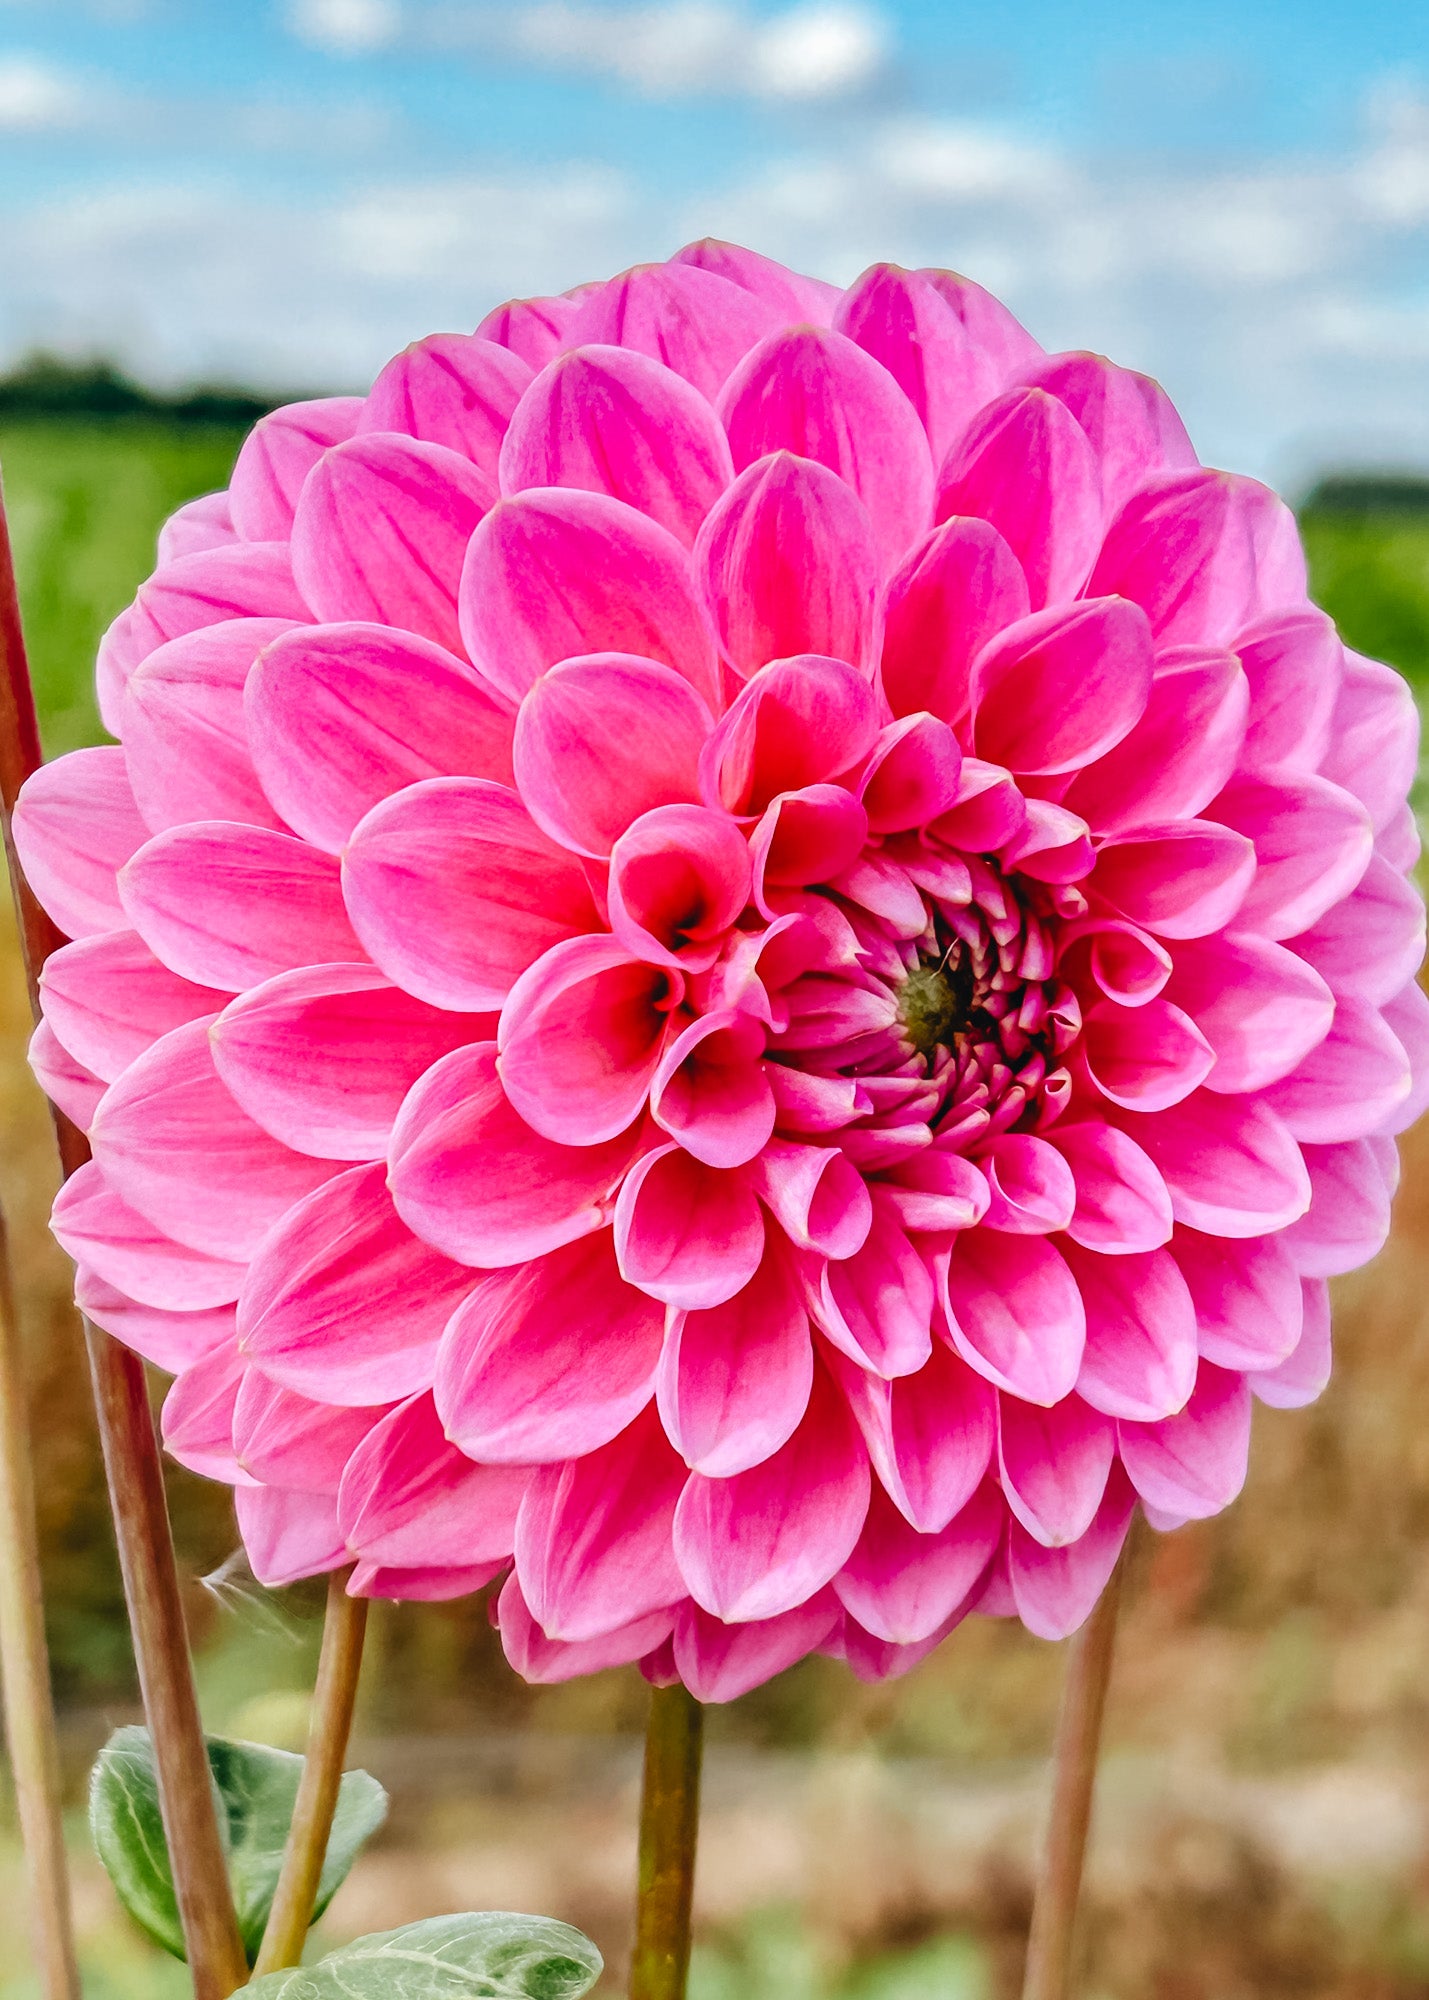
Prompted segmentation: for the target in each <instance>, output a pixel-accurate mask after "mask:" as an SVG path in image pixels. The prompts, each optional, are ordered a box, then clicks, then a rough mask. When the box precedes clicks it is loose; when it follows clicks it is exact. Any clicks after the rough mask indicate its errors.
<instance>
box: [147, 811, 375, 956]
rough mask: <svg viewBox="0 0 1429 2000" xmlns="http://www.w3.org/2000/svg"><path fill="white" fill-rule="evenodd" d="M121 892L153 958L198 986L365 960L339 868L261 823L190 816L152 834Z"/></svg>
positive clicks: (329, 860)
mask: <svg viewBox="0 0 1429 2000" xmlns="http://www.w3.org/2000/svg"><path fill="white" fill-rule="evenodd" d="M119 893H120V896H121V898H122V900H123V904H124V909H125V912H126V914H127V916H128V919H129V922H130V923H131V924H132V925H133V926H134V929H135V930H136V931H138V933H139V935H140V937H142V938H143V940H144V942H145V944H146V945H148V947H149V949H150V950H151V951H152V952H153V953H154V955H155V957H156V958H159V959H161V960H162V961H163V963H164V964H165V965H167V966H168V968H169V970H170V971H171V972H176V973H178V975H179V976H180V978H182V979H189V980H192V981H193V982H194V984H195V985H198V986H217V987H221V988H223V989H225V990H226V991H228V992H231V993H237V992H242V991H243V990H244V989H245V988H246V987H249V986H257V985H258V984H259V983H260V981H262V980H264V979H271V978H272V977H273V976H274V974H275V973H279V972H288V971H290V970H293V969H294V968H296V967H298V966H301V965H312V964H314V963H321V962H323V961H325V960H327V961H337V960H346V961H358V960H361V959H362V958H363V957H364V956H365V953H364V952H363V949H362V946H361V945H360V944H359V943H358V941H357V936H356V933H355V932H354V930H353V928H352V925H351V924H350V923H349V922H348V918H347V911H346V909H345V908H344V907H343V900H342V883H341V880H340V876H339V871H338V864H337V862H336V861H335V860H334V859H333V857H332V856H331V855H328V854H320V853H318V852H317V850H316V849H315V848H311V847H309V846H308V845H307V843H306V842H305V841H301V840H294V839H293V838H292V836H291V835H290V834H286V833H274V832H272V831H270V830H269V829H268V828H267V827H260V826H240V825H238V824H237V823H236V822H235V821H232V820H219V819H216V820H197V821H195V822H193V823H192V824H191V825H188V826H176V827H171V828H170V829H169V831H168V832H167V833H157V834H155V836H154V838H153V839H152V840H151V841H149V842H148V843H147V844H146V845H145V846H143V847H141V848H140V849H139V851H138V853H137V854H136V855H135V856H134V857H133V859H132V860H131V861H130V862H128V863H127V865H126V866H125V869H124V872H123V874H122V875H121V877H120V881H119Z"/></svg>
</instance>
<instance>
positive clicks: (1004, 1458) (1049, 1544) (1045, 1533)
mask: <svg viewBox="0 0 1429 2000" xmlns="http://www.w3.org/2000/svg"><path fill="white" fill-rule="evenodd" d="M1088 1337H1089V1339H1090V1330H1089V1334H1088ZM999 1402H1000V1416H999V1421H998V1432H997V1439H998V1442H997V1451H998V1469H999V1473H1000V1476H1001V1480H1002V1490H1003V1492H1004V1493H1005V1494H1006V1495H1007V1504H1008V1506H1009V1507H1010V1508H1011V1509H1012V1511H1013V1514H1014V1515H1015V1516H1016V1518H1017V1519H1018V1520H1019V1521H1020V1522H1021V1524H1022V1526H1023V1527H1024V1528H1025V1529H1026V1530H1027V1532H1028V1534H1029V1535H1031V1536H1032V1538H1033V1540H1034V1541H1038V1542H1041V1543H1042V1544H1043V1546H1044V1547H1046V1548H1050V1549H1056V1548H1062V1547H1065V1545H1066V1544H1067V1543H1068V1542H1077V1541H1080V1540H1081V1538H1082V1536H1083V1535H1084V1534H1085V1533H1086V1532H1087V1529H1088V1528H1089V1527H1090V1526H1091V1524H1092V1522H1093V1520H1094V1519H1095V1517H1096V1512H1097V1509H1098V1508H1099V1507H1100V1506H1101V1503H1102V1495H1103V1494H1104V1493H1105V1492H1106V1483H1107V1479H1108V1477H1109V1475H1110V1473H1111V1465H1112V1460H1113V1458H1114V1457H1115V1456H1116V1426H1115V1424H1114V1423H1113V1422H1112V1421H1111V1419H1110V1418H1109V1417H1106V1416H1103V1415H1102V1414H1101V1412H1100V1411H1099V1410H1094V1409H1092V1408H1091V1406H1090V1405H1089V1404H1087V1403H1084V1402H1083V1401H1082V1399H1081V1397H1080V1396H1066V1397H1064V1398H1063V1400H1062V1401H1061V1402H1060V1403H1054V1404H1053V1406H1052V1407H1051V1408H1050V1409H1039V1408H1038V1407H1037V1405H1036V1404H1035V1403H1023V1402H1019V1401H1018V1400H1017V1398H1016V1397H1013V1396H1003V1397H1001V1398H1000V1399H999ZM866 1622H867V1621H866V1620H865V1623H866Z"/></svg>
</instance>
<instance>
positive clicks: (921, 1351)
mask: <svg viewBox="0 0 1429 2000" xmlns="http://www.w3.org/2000/svg"><path fill="white" fill-rule="evenodd" d="M933 1297H934V1287H933V1276H932V1273H931V1271H930V1270H929V1269H928V1266H927V1264H926V1263H925V1262H924V1261H923V1259H922V1257H921V1256H920V1255H919V1254H918V1252H917V1250H915V1249H914V1247H913V1245H912V1244H911V1243H910V1242H909V1240H908V1234H907V1231H906V1230H905V1229H904V1227H903V1224H902V1221H901V1219H900V1217H899V1214H898V1210H897V1207H896V1205H895V1204H894V1203H893V1202H892V1201H891V1200H889V1199H888V1197H887V1196H886V1195H885V1194H884V1192H883V1190H882V1189H881V1188H876V1189H875V1193H874V1201H873V1218H872V1225H871V1227H870V1228H869V1231H868V1234H867V1236H866V1238H865V1239H864V1241H863V1243H862V1244H861V1245H860V1246H859V1248H858V1249H857V1250H855V1251H854V1253H853V1255H852V1256H851V1257H846V1258H843V1259H841V1260H839V1261H837V1262H833V1263H829V1264H827V1265H826V1266H825V1268H824V1275H823V1280H822V1283H821V1285H820V1288H819V1296H818V1300H817V1302H816V1304H815V1307H814V1311H815V1314H816V1316H817V1318H818V1322H819V1325H820V1326H821V1327H822V1329H823V1331H824V1332H825V1334H827V1336H828V1338H829V1339H830V1340H831V1341H832V1342H833V1343H834V1345H835V1347H838V1348H841V1349H842V1350H843V1352H844V1353H845V1354H847V1355H849V1356H850V1358H851V1359H852V1360H854V1361H856V1362H859V1363H860V1364H861V1365H862V1366H863V1367H865V1368H867V1369H869V1370H870V1371H871V1372H872V1373H873V1374H875V1375H890V1376H891V1375H914V1374H916V1373H917V1372H918V1371H919V1370H920V1369H921V1368H922V1367H923V1366H924V1364H925V1363H926V1362H927V1360H928V1357H929V1355H930V1353H931V1352H932V1346H933V1339H932V1319H933Z"/></svg>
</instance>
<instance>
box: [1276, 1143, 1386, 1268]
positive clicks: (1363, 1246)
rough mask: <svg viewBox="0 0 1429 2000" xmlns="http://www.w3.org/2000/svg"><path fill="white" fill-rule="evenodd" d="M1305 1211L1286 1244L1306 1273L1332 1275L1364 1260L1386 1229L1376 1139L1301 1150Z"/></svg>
mask: <svg viewBox="0 0 1429 2000" xmlns="http://www.w3.org/2000/svg"><path fill="white" fill-rule="evenodd" d="M1303 1152H1304V1160H1305V1169H1306V1172H1307V1174H1308V1176H1309V1185H1310V1189H1311V1198H1310V1205H1309V1210H1308V1212H1307V1213H1306V1214H1304V1215H1302V1216H1301V1218H1300V1220H1299V1221H1298V1222H1293V1223H1292V1224H1291V1225H1290V1227H1289V1228H1288V1229H1287V1230H1286V1231H1285V1234H1284V1239H1283V1240H1284V1243H1285V1247H1286V1249H1287V1250H1288V1251H1289V1252H1290V1255H1291V1257H1292V1259H1293V1260H1294V1264H1295V1268H1296V1270H1297V1271H1299V1273H1300V1275H1301V1276H1302V1277H1305V1278H1333V1277H1337V1276H1338V1275H1339V1274H1340V1273H1341V1272H1342V1271H1353V1270H1354V1269H1355V1268H1356V1267H1357V1266H1358V1265H1360V1264H1367V1263H1368V1262H1369V1260H1370V1258H1371V1257H1373V1256H1374V1255H1375V1254H1376V1252H1377V1251H1379V1250H1380V1249H1381V1247H1382V1246H1383V1243H1384V1239H1385V1237H1386V1236H1388V1234H1389V1197H1390V1190H1389V1188H1388V1187H1386V1185H1385V1182H1384V1177H1383V1176H1382V1174H1381V1173H1380V1170H1379V1162H1378V1158H1377V1156H1376V1152H1375V1148H1374V1142H1372V1141H1371V1140H1368V1139H1354V1140H1351V1141H1349V1142H1348V1143H1347V1144H1344V1145H1338V1146H1306V1147H1305V1148H1304V1149H1303Z"/></svg>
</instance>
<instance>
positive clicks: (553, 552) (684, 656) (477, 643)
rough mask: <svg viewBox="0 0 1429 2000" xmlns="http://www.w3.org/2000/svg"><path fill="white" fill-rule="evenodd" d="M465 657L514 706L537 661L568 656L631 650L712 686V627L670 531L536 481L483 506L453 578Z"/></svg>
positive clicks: (701, 687) (712, 691)
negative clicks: (457, 577)
mask: <svg viewBox="0 0 1429 2000" xmlns="http://www.w3.org/2000/svg"><path fill="white" fill-rule="evenodd" d="M461 629H462V635H463V637H464V639H465V641H466V648H467V651H468V653H469V654H470V655H471V658H472V659H473V660H474V661H475V662H476V664H477V666H478V667H479V668H480V669H481V670H482V672H483V673H484V674H485V675H486V677H487V679H488V680H490V681H491V682H492V683H493V684H494V685H495V686H496V687H498V688H500V690H501V691H502V693H503V694H506V695H509V696H510V698H511V699H512V700H513V701H519V700H520V699H521V697H522V696H523V695H524V694H525V693H526V691H527V689H528V688H529V687H530V686H531V685H532V684H533V682H535V681H536V680H538V679H539V678H540V676H541V675H542V674H543V673H544V672H545V671H546V669H547V667H553V666H555V664H556V662H557V661H558V660H569V659H572V658H574V657H575V656H576V655H577V654H584V653H597V652H612V653H634V654H635V655H637V657H639V658H641V659H652V660H659V661H660V662H661V663H662V664H663V665H665V666H669V667H673V668H674V669H675V671H676V672H677V673H679V674H682V675H683V676H684V678H685V679H686V680H687V681H689V683H690V685H691V686H692V687H694V688H696V689H697V690H698V691H699V692H700V693H701V694H702V695H703V696H705V698H706V699H708V700H713V699H714V697H715V695H716V693H717V688H718V681H717V677H716V671H715V644H714V634H713V632H712V631H711V629H710V625H709V622H708V619H707V617H706V615H705V612H704V609H703V607H702V606H701V604H700V602H699V600H698V598H697V596H696V592H695V586H694V579H693V577H692V575H691V572H690V563H689V558H688V557H687V555H686V553H685V550H684V549H683V548H682V547H681V546H680V544H679V542H677V541H676V540H675V537H674V536H673V535H672V534H670V533H669V532H668V530H667V529H665V528H662V527H660V526H659V525H658V524H657V523H656V522H654V521H650V520H647V519H646V517H645V516H644V515H643V514H640V513H637V511H636V510H635V508H633V507H627V506H625V505H623V504H622V502H620V501H619V500H612V499H610V498H609V497H608V496H607V495H605V494H603V493H581V492H578V491H574V490H572V489H569V488H565V489H562V488H546V489H543V490H538V491H535V492H530V493H521V494H517V495H516V496H515V498H514V499H510V500H503V501H502V502H501V503H500V505H499V506H497V507H494V508H493V509H492V511H491V513H490V514H488V515H487V517H486V519H485V520H484V521H483V522H482V524H481V526H480V528H478V530H477V532H476V533H475V535H473V537H472V539H471V546H470V548H469V549H468V551H467V556H466V563H465V566H464V568H463V570H462V579H461Z"/></svg>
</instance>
